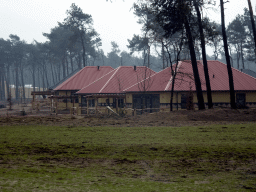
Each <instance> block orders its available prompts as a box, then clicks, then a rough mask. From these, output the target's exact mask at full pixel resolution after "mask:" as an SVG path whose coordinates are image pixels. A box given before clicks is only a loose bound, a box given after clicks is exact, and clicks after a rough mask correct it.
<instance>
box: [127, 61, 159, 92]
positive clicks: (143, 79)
mask: <svg viewBox="0 0 256 192" xmlns="http://www.w3.org/2000/svg"><path fill="white" fill-rule="evenodd" d="M143 67H146V66H143ZM149 69H150V68H149ZM150 70H152V69H150ZM152 71H153V70H152ZM162 71H163V70H162ZM153 72H154V71H153ZM158 73H160V71H159V72H158ZM158 73H156V72H155V73H154V74H153V75H150V76H149V77H147V78H146V79H143V80H141V81H140V82H137V83H135V84H133V85H131V86H130V87H128V88H126V89H124V90H123V92H124V91H126V90H128V89H130V88H132V87H133V86H135V85H138V84H139V83H142V82H143V81H146V80H147V79H149V78H151V77H153V76H155V75H156V74H158Z"/></svg>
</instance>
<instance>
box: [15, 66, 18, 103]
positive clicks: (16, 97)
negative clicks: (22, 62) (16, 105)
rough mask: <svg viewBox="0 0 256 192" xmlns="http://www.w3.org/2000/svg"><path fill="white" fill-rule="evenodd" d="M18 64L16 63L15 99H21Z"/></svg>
mask: <svg viewBox="0 0 256 192" xmlns="http://www.w3.org/2000/svg"><path fill="white" fill-rule="evenodd" d="M17 65H18V64H17V63H15V99H16V100H18V99H19V69H18V66H17Z"/></svg>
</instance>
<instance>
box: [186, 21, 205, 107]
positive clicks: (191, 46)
mask: <svg viewBox="0 0 256 192" xmlns="http://www.w3.org/2000/svg"><path fill="white" fill-rule="evenodd" d="M184 24H185V28H186V36H187V39H188V44H189V50H190V56H191V63H192V68H193V73H194V78H195V85H196V93H197V100H198V109H199V110H202V109H205V106H204V97H203V91H202V87H201V80H200V77H199V73H198V67H197V60H196V53H195V49H194V42H193V38H192V34H191V30H190V26H189V23H188V20H187V18H186V17H185V19H184Z"/></svg>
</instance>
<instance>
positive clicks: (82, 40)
mask: <svg viewBox="0 0 256 192" xmlns="http://www.w3.org/2000/svg"><path fill="white" fill-rule="evenodd" d="M80 37H81V42H82V47H83V54H82V58H83V64H84V67H85V66H86V61H85V46H84V38H83V33H82V34H81V36H80Z"/></svg>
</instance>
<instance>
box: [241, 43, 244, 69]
mask: <svg viewBox="0 0 256 192" xmlns="http://www.w3.org/2000/svg"><path fill="white" fill-rule="evenodd" d="M241 59H242V65H243V69H244V51H243V43H242V42H241Z"/></svg>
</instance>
